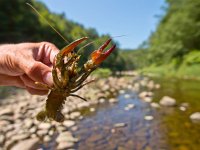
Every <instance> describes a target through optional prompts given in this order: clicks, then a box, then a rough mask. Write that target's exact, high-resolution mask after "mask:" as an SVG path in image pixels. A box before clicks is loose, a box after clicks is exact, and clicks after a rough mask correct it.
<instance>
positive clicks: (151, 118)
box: [144, 116, 154, 121]
mask: <svg viewBox="0 0 200 150" xmlns="http://www.w3.org/2000/svg"><path fill="white" fill-rule="evenodd" d="M144 119H145V120H147V121H151V120H153V119H154V117H153V116H144Z"/></svg>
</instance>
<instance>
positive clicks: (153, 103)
mask: <svg viewBox="0 0 200 150" xmlns="http://www.w3.org/2000/svg"><path fill="white" fill-rule="evenodd" d="M151 107H153V108H160V105H159V104H158V103H155V102H152V103H151Z"/></svg>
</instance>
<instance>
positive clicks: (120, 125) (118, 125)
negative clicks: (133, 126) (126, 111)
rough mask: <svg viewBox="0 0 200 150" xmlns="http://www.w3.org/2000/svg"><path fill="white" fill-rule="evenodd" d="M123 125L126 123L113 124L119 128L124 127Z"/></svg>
mask: <svg viewBox="0 0 200 150" xmlns="http://www.w3.org/2000/svg"><path fill="white" fill-rule="evenodd" d="M125 126H127V124H126V123H116V124H114V127H115V128H120V127H125Z"/></svg>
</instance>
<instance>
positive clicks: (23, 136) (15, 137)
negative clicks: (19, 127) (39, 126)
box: [11, 134, 30, 141]
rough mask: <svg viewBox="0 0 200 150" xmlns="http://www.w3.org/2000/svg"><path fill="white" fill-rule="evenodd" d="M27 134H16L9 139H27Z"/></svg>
mask: <svg viewBox="0 0 200 150" xmlns="http://www.w3.org/2000/svg"><path fill="white" fill-rule="evenodd" d="M29 137H30V135H29V134H16V135H13V136H12V137H11V139H12V140H13V141H20V140H24V139H27V138H29Z"/></svg>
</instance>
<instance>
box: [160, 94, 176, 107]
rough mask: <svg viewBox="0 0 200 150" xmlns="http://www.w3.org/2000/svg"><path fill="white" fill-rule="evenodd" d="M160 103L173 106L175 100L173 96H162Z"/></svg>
mask: <svg viewBox="0 0 200 150" xmlns="http://www.w3.org/2000/svg"><path fill="white" fill-rule="evenodd" d="M160 105H162V106H175V105H176V100H175V99H174V98H171V97H169V96H164V97H163V98H162V99H161V100H160Z"/></svg>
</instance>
